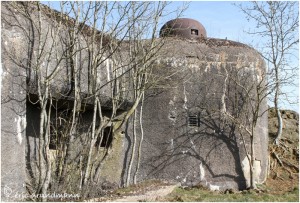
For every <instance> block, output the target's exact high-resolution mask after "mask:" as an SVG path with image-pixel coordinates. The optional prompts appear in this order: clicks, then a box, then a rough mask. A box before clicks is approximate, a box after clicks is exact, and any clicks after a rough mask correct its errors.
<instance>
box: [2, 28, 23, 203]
mask: <svg viewBox="0 0 300 203" xmlns="http://www.w3.org/2000/svg"><path fill="white" fill-rule="evenodd" d="M1 32H2V33H3V32H7V35H1V59H2V64H1V198H2V201H18V200H20V199H21V197H20V196H19V195H21V194H22V192H25V185H24V179H25V128H26V83H25V82H26V72H25V70H24V69H23V68H19V67H17V66H15V64H14V63H13V62H12V61H11V60H9V56H8V55H7V53H5V52H4V51H3V48H4V47H5V46H10V50H11V52H12V53H14V54H20V52H21V49H20V46H19V45H20V44H21V43H22V41H23V40H24V38H23V37H22V36H20V35H19V33H17V32H14V31H13V30H10V31H7V30H6V29H5V28H4V27H2V30H1Z"/></svg>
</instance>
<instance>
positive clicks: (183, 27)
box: [159, 18, 207, 39]
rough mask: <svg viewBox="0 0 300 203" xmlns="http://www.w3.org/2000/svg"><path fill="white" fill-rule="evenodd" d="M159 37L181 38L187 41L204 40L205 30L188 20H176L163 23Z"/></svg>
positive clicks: (192, 20)
mask: <svg viewBox="0 0 300 203" xmlns="http://www.w3.org/2000/svg"><path fill="white" fill-rule="evenodd" d="M159 36H160V37H176V36H178V37H183V38H188V39H197V38H201V37H202V38H206V37H207V36H206V30H205V28H204V26H203V25H202V24H201V23H199V22H198V21H196V20H194V19H190V18H177V19H174V20H170V21H168V22H167V23H165V24H164V25H163V26H162V28H161V29H160V33H159Z"/></svg>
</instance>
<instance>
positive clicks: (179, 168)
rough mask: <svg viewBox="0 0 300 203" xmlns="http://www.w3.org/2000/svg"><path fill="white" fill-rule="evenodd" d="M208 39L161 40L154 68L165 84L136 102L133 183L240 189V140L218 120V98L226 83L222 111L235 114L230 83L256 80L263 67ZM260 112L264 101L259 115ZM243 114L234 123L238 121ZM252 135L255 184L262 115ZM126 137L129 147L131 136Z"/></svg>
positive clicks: (249, 52) (260, 163)
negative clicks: (191, 119)
mask: <svg viewBox="0 0 300 203" xmlns="http://www.w3.org/2000/svg"><path fill="white" fill-rule="evenodd" d="M209 41H210V43H212V44H205V43H203V42H195V41H194V42H192V41H187V40H182V39H174V38H173V39H169V41H167V43H166V45H165V48H164V50H163V54H162V55H163V56H164V58H163V59H161V60H160V61H159V62H158V65H157V66H158V67H160V68H158V70H157V75H161V76H165V79H164V81H163V82H161V83H162V85H161V86H160V88H158V89H155V90H152V91H148V92H147V96H146V98H147V99H146V101H145V105H144V113H143V127H144V137H145V138H144V139H145V140H144V142H143V150H142V161H141V169H140V173H139V176H138V178H139V180H143V179H149V178H150V179H151V178H159V179H167V180H173V181H179V182H181V183H182V184H184V185H195V184H199V183H200V184H203V185H206V186H208V187H210V188H211V189H225V188H239V189H244V188H246V187H247V186H248V183H249V163H247V158H246V153H245V150H244V146H243V142H242V138H241V136H240V133H239V131H238V126H237V125H234V124H233V123H232V122H230V120H228V119H227V120H225V119H223V117H222V113H221V112H222V109H223V104H222V102H221V100H222V96H223V91H224V87H225V86H226V90H225V91H226V92H225V100H224V101H225V103H226V110H227V111H228V113H230V114H232V115H237V113H238V112H240V111H242V108H243V105H246V104H245V103H243V98H242V95H243V94H242V90H241V89H240V88H238V87H237V86H236V84H235V81H234V80H240V81H241V82H242V83H241V84H244V85H245V87H250V84H253V81H254V80H255V78H257V77H261V76H260V74H261V73H262V71H264V68H265V67H264V63H263V60H262V59H261V58H260V56H259V54H258V53H257V52H256V51H255V50H253V49H251V48H249V47H246V46H244V45H242V44H239V43H234V42H230V41H229V42H228V44H229V43H230V45H226V41H225V42H224V41H223V42H222V41H221V42H220V41H218V40H215V39H209ZM217 43H219V44H220V43H222V44H223V45H222V46H220V45H217ZM226 71H227V72H228V74H229V79H228V80H227V82H225V75H226ZM171 75H172V76H171ZM166 76H171V77H166ZM162 78H164V77H162ZM266 108H267V103H266V101H264V102H263V103H262V105H261V111H263V110H264V109H266ZM189 114H194V115H195V114H196V115H199V118H200V120H199V121H200V126H199V127H190V126H188V116H189ZM245 116H246V115H244V117H241V118H240V119H244V120H246V117H247V116H246V117H245ZM249 116H251V115H249ZM242 122H243V121H242ZM255 130H256V134H255V150H256V151H255V157H256V160H257V161H256V163H257V167H256V168H257V171H256V175H257V178H256V179H257V182H258V183H261V182H263V181H264V180H265V178H266V176H267V174H266V170H267V167H268V166H267V164H268V151H267V146H268V132H267V114H266V115H264V116H263V117H262V118H260V120H259V122H258V126H257V127H256V129H255ZM138 132H139V130H138ZM244 137H245V139H246V143H247V144H246V147H247V148H248V150H249V145H250V144H249V135H246V134H245V133H244ZM127 140H130V142H132V138H128V139H127ZM129 155H130V154H129ZM247 164H248V165H247ZM133 168H134V167H133Z"/></svg>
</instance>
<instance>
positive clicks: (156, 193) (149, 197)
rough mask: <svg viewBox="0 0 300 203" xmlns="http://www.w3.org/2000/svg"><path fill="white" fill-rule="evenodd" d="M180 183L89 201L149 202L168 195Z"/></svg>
mask: <svg viewBox="0 0 300 203" xmlns="http://www.w3.org/2000/svg"><path fill="white" fill-rule="evenodd" d="M179 185H180V184H176V185H167V186H159V187H157V189H150V190H149V191H147V192H145V193H142V194H136V195H128V196H121V197H119V198H111V199H102V198H94V199H89V200H88V201H87V202H99V201H101V202H102V201H105V202H140V201H143V202H146V201H147V202H149V201H152V202H154V201H157V200H158V199H160V198H162V197H165V196H167V195H168V194H170V193H171V192H172V191H173V190H174V189H175V187H178V186H179Z"/></svg>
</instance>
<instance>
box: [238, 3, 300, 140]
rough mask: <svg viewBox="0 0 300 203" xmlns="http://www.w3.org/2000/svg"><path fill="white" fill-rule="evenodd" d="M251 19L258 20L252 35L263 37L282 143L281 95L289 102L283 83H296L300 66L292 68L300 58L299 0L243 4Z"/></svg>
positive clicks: (242, 6) (264, 54)
mask: <svg viewBox="0 0 300 203" xmlns="http://www.w3.org/2000/svg"><path fill="white" fill-rule="evenodd" d="M239 8H240V9H241V10H242V11H243V12H244V14H245V15H246V18H247V19H248V20H249V21H254V23H256V28H257V29H256V30H254V31H251V32H249V33H250V34H253V35H256V36H259V37H260V41H261V42H262V43H260V44H261V45H262V47H263V48H262V56H263V57H264V59H265V60H266V61H267V64H268V66H269V73H268V79H269V80H272V83H273V86H272V87H270V88H274V95H273V96H272V97H273V99H272V100H273V103H274V107H275V111H276V114H277V119H278V131H277V134H276V139H275V144H277V145H278V144H279V141H280V138H281V136H282V127H283V123H282V118H281V114H280V110H279V108H280V107H279V102H280V99H281V98H282V97H285V98H283V99H285V100H287V101H289V99H288V97H289V96H288V95H287V94H288V93H287V92H284V90H283V87H284V86H292V85H295V79H297V76H298V73H297V70H298V65H296V66H295V67H293V65H292V61H293V60H298V54H295V53H296V52H297V50H298V43H299V32H298V29H299V4H298V2H296V1H261V2H257V1H253V2H251V4H250V5H246V4H240V5H239Z"/></svg>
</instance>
